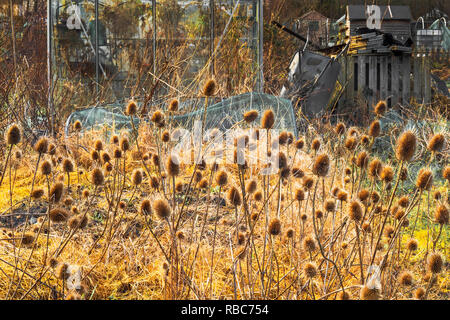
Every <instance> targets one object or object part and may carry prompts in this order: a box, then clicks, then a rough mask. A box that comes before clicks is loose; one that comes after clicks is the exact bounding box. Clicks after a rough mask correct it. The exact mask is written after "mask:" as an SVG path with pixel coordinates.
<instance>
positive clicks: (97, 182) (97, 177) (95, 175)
mask: <svg viewBox="0 0 450 320" xmlns="http://www.w3.org/2000/svg"><path fill="white" fill-rule="evenodd" d="M91 182H92V183H93V184H94V186H101V185H102V184H103V183H104V182H105V176H104V174H103V171H102V170H101V169H99V168H95V169H94V170H92V171H91Z"/></svg>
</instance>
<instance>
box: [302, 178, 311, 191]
mask: <svg viewBox="0 0 450 320" xmlns="http://www.w3.org/2000/svg"><path fill="white" fill-rule="evenodd" d="M313 185H314V179H313V178H311V177H304V178H303V187H304V188H305V189H308V190H309V189H311V188H312V187H313Z"/></svg>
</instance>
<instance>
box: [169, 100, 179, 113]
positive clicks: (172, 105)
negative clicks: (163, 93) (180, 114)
mask: <svg viewBox="0 0 450 320" xmlns="http://www.w3.org/2000/svg"><path fill="white" fill-rule="evenodd" d="M178 106H179V103H178V100H177V99H173V100H172V101H170V103H169V107H168V110H169V111H170V112H176V111H178Z"/></svg>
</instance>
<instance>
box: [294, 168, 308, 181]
mask: <svg viewBox="0 0 450 320" xmlns="http://www.w3.org/2000/svg"><path fill="white" fill-rule="evenodd" d="M292 176H293V177H294V178H299V179H301V178H303V177H304V176H305V173H304V172H303V170H302V169H300V168H298V167H293V168H292Z"/></svg>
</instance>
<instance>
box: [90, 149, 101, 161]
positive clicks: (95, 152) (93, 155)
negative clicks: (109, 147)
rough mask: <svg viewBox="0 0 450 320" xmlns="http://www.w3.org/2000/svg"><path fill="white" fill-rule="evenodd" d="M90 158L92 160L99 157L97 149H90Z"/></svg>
mask: <svg viewBox="0 0 450 320" xmlns="http://www.w3.org/2000/svg"><path fill="white" fill-rule="evenodd" d="M91 159H92V160H93V161H97V160H98V159H100V155H99V154H98V151H97V150H92V151H91Z"/></svg>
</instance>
